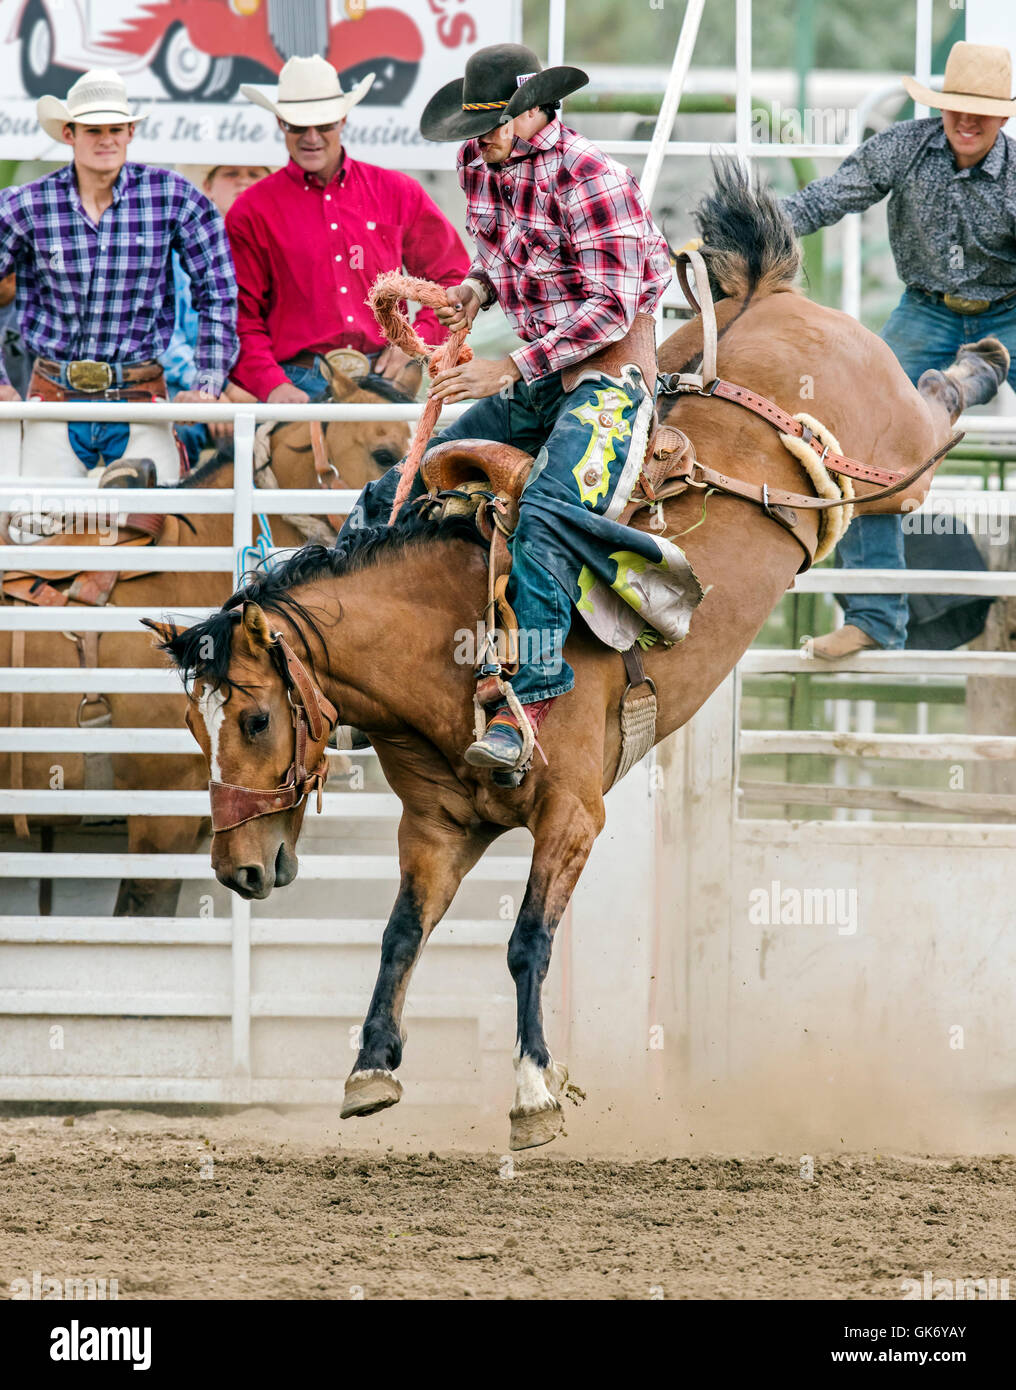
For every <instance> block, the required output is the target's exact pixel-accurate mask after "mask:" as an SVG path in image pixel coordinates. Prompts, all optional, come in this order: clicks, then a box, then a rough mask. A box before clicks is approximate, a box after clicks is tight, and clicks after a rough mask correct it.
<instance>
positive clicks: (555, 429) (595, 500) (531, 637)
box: [339, 372, 652, 704]
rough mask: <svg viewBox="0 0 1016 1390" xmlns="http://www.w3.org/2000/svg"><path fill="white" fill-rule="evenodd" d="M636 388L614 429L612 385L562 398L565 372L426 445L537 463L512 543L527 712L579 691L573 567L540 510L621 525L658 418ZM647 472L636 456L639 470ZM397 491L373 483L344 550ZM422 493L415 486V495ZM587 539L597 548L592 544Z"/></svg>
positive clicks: (385, 512)
mask: <svg viewBox="0 0 1016 1390" xmlns="http://www.w3.org/2000/svg"><path fill="white" fill-rule="evenodd" d="M635 381H636V382H638V383H639V384H638V385H633V384H632V382H631V379H629V381H628V383H627V384H626V385H625V388H624V393H622V398H623V399H624V400H625V401H626V402H627V404H626V405H625V406H624V408H623V410H621V409H617V413H616V415H615V416H614V417H613V418H612V420H611V421H606V420H605V418H604V416H603V414H602V413H600V414H598V412H600V411H601V408H602V406H603V403H604V392H605V390H606V391H607V392H610V391H611V390H612V389H613V388H614V386H615V383H613V382H612V381H611V379H610V378H608V377H597V378H595V379H592V380H588V381H584V382H580V383H579V385H578V386H577V387H576V388H575V390H574V391H572V392H570V393H565V391H564V389H563V387H562V385H561V374H560V373H559V372H552V373H551V374H550V375H548V376H545V377H540V378H539V379H538V380H536V381H532V382H528V383H527V382H517V383H516V384H515V386H514V388H513V390H512V393H511V397H510V398H505V397H502V396H501V395H496V396H488V397H486V399H484V400H480V401H477V402H476V404H475V405H474V406H472V407H470V409H469V410H467V411H466V412H465V414H464V415H462V416H461V417H460V418H459V419H458V420H457V421H456V422H455V423H454V424H452V425H449V426H448V427H447V428H446V429H444V430H442V431H441V432H440V433H439V434H437V435H435V436H434V437H433V438H432V439H431V440H430V442H429V443H428V448H431V447H433V445H435V444H442V443H446V442H447V441H449V440H452V439H497V440H503V441H504V442H505V443H507V444H513V445H514V446H515V447H516V448H518V449H523V450H525V452H526V453H530V454H534V455H536V462H535V463H534V465H533V469H532V472H531V474H530V477H529V481H528V483H527V484H526V488H525V491H524V492H523V494H522V498H521V502H520V506H519V524H518V526H517V527H516V529H515V533H514V535H513V537H512V539H511V541H510V542H509V547H510V550H511V554H512V572H511V578H510V580H509V583H508V593H507V598H508V602H509V603H510V604H511V606H512V608H513V609H514V610H515V614H516V617H517V618H518V623H519V632H520V639H521V641H522V643H523V644H524V646H523V652H522V659H521V661H520V666H519V672H518V675H516V676H513V677H512V686H513V688H514V690H515V693H516V694H517V695H518V697H519V699H520V700H521V701H522V703H523V704H532V703H533V702H535V701H537V700H546V699H550V698H551V696H554V695H562V694H564V692H565V691H567V690H571V688H572V687H573V685H574V684H575V676H574V673H573V671H572V669H571V667H570V666H569V665H568V663H567V662H566V661H565V660H564V644H565V639H566V638H567V636H568V631H569V629H570V627H571V609H572V593H571V592H570V589H571V588H575V587H576V586H575V585H574V583H571V584H566V582H565V581H566V575H567V561H563V560H562V548H561V544H560V537H559V536H558V535H557V534H555V533H554V528H553V525H552V524H551V523H549V522H548V520H547V513H545V512H544V511H543V509H542V508H541V506H540V505H539V504H540V502H541V501H543V500H544V499H546V500H548V501H552V502H553V503H557V504H560V503H562V502H563V503H565V504H568V505H570V506H571V507H572V508H575V509H579V508H581V509H582V512H585V513H594V514H596V515H598V516H599V517H609V518H616V515H617V513H618V512H619V511H620V509H621V506H622V505H623V502H624V501H625V500H627V497H628V494H629V493H630V491H631V488H632V486H633V485H634V481H635V479H634V477H631V476H630V473H631V468H632V467H633V466H634V465H635V463H636V459H635V454H634V453H632V445H633V443H634V445H635V449H636V450H639V451H644V450H645V446H646V434H645V430H646V428H647V427H648V418H649V417H650V416H651V414H652V396H651V395H650V393H649V392H648V391H646V390H645V388H644V386H643V385H642V384H641V377H638V376H637V375H636V377H635ZM597 393H599V395H598V394H597ZM604 439H607V440H608V441H610V442H609V443H608V444H607V445H606V446H605V449H604V457H605V459H606V462H605V463H604V466H603V470H602V480H601V479H600V478H597V479H595V480H594V479H593V474H594V473H595V472H596V471H597V470H596V466H595V464H594V463H593V462H592V460H593V450H594V449H595V448H596V447H597V446H598V445H599V444H601V443H602V441H603V440H604ZM641 462H642V457H641V452H640V453H639V457H638V459H637V463H638V464H639V465H641ZM397 486H398V469H396V468H391V469H389V471H388V472H387V473H386V474H385V475H384V477H382V478H378V479H377V480H376V481H374V482H370V483H368V484H367V486H366V487H365V488H364V490H363V492H362V493H361V494H360V497H359V499H358V501H357V504H356V506H355V507H354V509H353V511H352V512H351V513H350V515H349V517H348V518H347V520H346V524H345V526H344V527H343V528H342V531H341V533H340V535H339V544H341V543H342V541H343V539H344V538H345V537H347V535H348V534H349V533H350V532H351V531H353V530H355V529H358V528H359V527H362V526H383V525H385V523H386V522H387V520H388V516H389V513H390V511H391V504H392V498H393V496H394V495H395V489H396V487H397ZM422 491H423V484H422V482H421V481H420V479H419V477H417V480H416V487H415V488H414V492H413V494H411V495H414V496H415V495H418V494H419V493H420V492H422ZM527 503H529V504H531V505H527ZM589 539H590V543H595V538H594V537H593V536H591V537H590V538H589Z"/></svg>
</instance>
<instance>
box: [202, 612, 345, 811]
mask: <svg viewBox="0 0 1016 1390" xmlns="http://www.w3.org/2000/svg"><path fill="white" fill-rule="evenodd" d="M234 612H235V613H236V617H237V618H238V619H239V617H240V613H239V611H238V610H236V609H234ZM272 639H273V640H272V645H271V646H270V647H269V648H268V651H269V654H270V655H271V658H272V661H273V662H274V664H275V668H276V670H277V671H278V673H279V675H280V676H281V677H282V680H283V684H284V685H285V687H286V697H287V699H288V700H289V708H290V713H291V715H292V719H293V761H292V762H291V763H290V764H289V770H288V771H287V773H286V777H285V780H284V781H283V782H282V783H281V784H280V785H279V786H277V787H272V788H271V789H270V790H264V789H262V788H259V787H238V786H235V785H233V784H232V783H230V782H213V781H211V780H209V783H208V794H209V797H210V799H211V803H212V831H213V833H214V834H218V833H219V832H220V831H222V830H235V829H236V828H237V826H239V825H246V823H247V822H248V821H252V820H257V819H258V817H259V816H274V815H275V813H276V812H277V811H288V810H289V809H290V808H291V807H293V806H299V805H300V804H301V802H302V801H303V799H304V797H306V796H309V795H310V793H311V792H317V809H318V811H319V812H320V810H321V794H322V789H323V788H324V784H325V782H326V780H327V778H328V754H327V752H326V751H325V749H322V750H321V758H320V761H319V762H318V763H317V765H316V766H315V767H314V768H311V769H310V770H308V768H307V766H306V760H307V736H308V734H309V735H310V738H311V740H312V741H313V742H314V743H317V742H318V740H319V739H320V738H321V737H322V736H323V735H324V732H325V723H326V722H327V724H328V729H329V732H330V731H331V730H332V729H334V727H335V725H336V724H337V723H338V722H339V713H338V710H337V709H336V708H335V706H334V705H333V704H332V702H331V701H330V700H329V699H328V698H327V697H326V696H325V694H324V692H323V691H322V690H321V687H320V686H319V685H318V684H317V683H316V682H315V681H314V680H313V679H312V678H311V676H310V675H309V674H308V671H307V668H306V667H305V666H304V664H303V662H302V661H301V660H300V658H299V657H298V656H297V655H296V653H295V652H294V651H293V648H292V647H291V646H290V645H289V643H288V642H287V641H286V639H285V638H284V637H283V635H282V633H281V632H273V633H272Z"/></svg>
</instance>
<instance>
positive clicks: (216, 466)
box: [159, 450, 233, 488]
mask: <svg viewBox="0 0 1016 1390" xmlns="http://www.w3.org/2000/svg"><path fill="white" fill-rule="evenodd" d="M232 462H233V455H232V454H223V453H221V452H220V451H219V450H216V452H215V453H214V454H211V455H209V457H208V458H206V459H205V461H204V463H199V464H198V466H197V468H192V469H191V471H190V472H189V473H185V474H184V475H183V477H182V478H180V479H178V480H177V481H176V482H175V483H160V484H159V486H160V487H164V488H178V487H204V485H205V483H207V482H208V480H209V479H210V478H214V477H215V475H216V474H217V473H221V472H222V470H223V469H224V468H225V467H226V465H227V464H231V463H232Z"/></svg>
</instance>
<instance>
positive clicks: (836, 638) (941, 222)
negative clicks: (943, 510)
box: [783, 42, 1016, 659]
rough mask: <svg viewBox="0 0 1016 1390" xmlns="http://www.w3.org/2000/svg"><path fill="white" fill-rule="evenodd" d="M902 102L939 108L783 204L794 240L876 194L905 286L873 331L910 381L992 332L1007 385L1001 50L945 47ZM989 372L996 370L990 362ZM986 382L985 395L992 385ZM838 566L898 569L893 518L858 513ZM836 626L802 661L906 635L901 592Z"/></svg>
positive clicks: (1008, 199) (1013, 214) (1010, 285)
mask: <svg viewBox="0 0 1016 1390" xmlns="http://www.w3.org/2000/svg"><path fill="white" fill-rule="evenodd" d="M903 85H904V87H905V88H906V91H907V93H908V95H909V96H911V97H912V98H913V99H914V100H915V101H917V102H920V103H922V104H923V105H925V106H930V107H933V108H936V109H938V110H940V111H941V115H940V116H931V117H928V118H926V119H924V120H914V121H900V122H898V123H897V124H896V125H892V126H889V128H888V129H887V130H883V131H880V132H879V134H878V135H873V136H872V137H871V138H870V139H868V140H865V142H864V143H863V144H862V145H860V146H859V147H858V148H857V149H856V150H854V152H853V153H852V154H850V155H848V156H847V158H846V159H845V160H844V161H843V163H842V164H841V165H840V167H839V169H837V170H836V172H835V173H833V174H828V175H827V176H826V177H825V178H821V179H816V180H815V181H814V182H813V183H810V184H808V185H807V187H806V188H802V189H801V190H800V192H798V193H795V194H793V195H792V196H791V197H789V198H785V199H784V200H783V206H784V207H785V208H786V210H787V212H788V213H789V214H790V218H791V221H792V222H793V224H794V231H795V232H796V233H797V235H798V236H807V235H808V233H809V232H814V231H816V230H817V229H818V228H819V227H829V226H832V225H833V223H835V222H838V221H839V220H840V218H841V217H843V216H844V215H845V214H846V213H850V212H862V211H863V210H864V209H865V208H869V207H871V206H872V205H873V204H875V203H877V202H879V201H880V200H881V199H882V198H884V197H885V196H886V194H887V193H888V194H889V242H890V245H891V247H892V253H893V259H894V260H895V262H896V270H897V273H898V274H899V277H900V279H901V280H902V281H903V282H904V284H905V285H906V291H905V293H904V295H903V297H902V299H901V300H900V302H899V304H898V305H897V306H896V308H895V309H894V310H893V312H892V314H891V315H890V317H889V320H888V322H887V323H886V325H885V327H884V328H883V329H882V337H883V338H884V339H885V341H886V342H887V343H888V344H889V346H890V347H891V348H892V350H893V352H894V353H895V354H896V356H897V358H898V359H899V361H900V365H901V366H902V367H903V370H904V371H905V372H906V374H907V376H909V377H910V379H911V381H912V382H914V384H915V385H916V384H917V381H918V379H919V378H920V377H921V375H922V374H923V373H924V372H925V371H927V370H929V369H933V370H940V369H944V368H945V367H947V366H948V365H949V364H950V363H951V362H952V361H953V359H954V358H955V356H956V354H957V352H958V351H959V349H960V348H961V347H963V345H964V344H965V343H973V342H977V341H978V340H979V339H981V338H984V337H988V336H991V337H995V338H998V339H999V340H1000V342H1001V343H1003V344H1004V346H1005V347H1006V348H1007V349H1008V351H1009V357H1010V361H1009V364H1008V375H1009V383H1010V385H1012V386H1013V387H1016V235H1014V231H1013V228H1014V219H1016V145H1014V144H1013V143H1012V141H1011V140H1009V139H1007V138H1006V136H1005V135H1004V134H1003V132H1002V127H1003V126H1004V125H1005V123H1006V121H1007V120H1008V119H1009V118H1010V117H1011V116H1016V101H1014V100H1012V99H1011V94H1012V90H1013V85H1012V62H1011V59H1010V56H1009V52H1008V50H1007V49H1005V48H1001V47H996V46H993V45H987V44H972V43H962V42H961V43H956V44H954V45H953V47H952V49H951V50H950V53H949V57H948V60H947V62H946V68H945V77H944V81H943V88H942V91H941V92H935V91H932V90H931V88H929V87H924V86H922V85H921V84H920V83H919V82H917V81H916V80H915V79H914V78H910V77H905V78H904V79H903ZM998 375H999V377H1002V376H1003V371H1002V369H1001V367H1000V369H999V372H998ZM999 384H1000V382H998V381H989V382H987V384H986V387H985V390H986V391H987V392H988V395H989V398H990V395H993V394H994V391H995V389H996V387H997V385H999ZM837 557H838V560H839V563H840V564H841V565H842V566H843V567H844V568H845V569H855V568H872V569H904V568H905V567H906V562H905V560H904V554H903V519H902V517H899V516H888V515H887V516H861V517H857V518H855V520H854V521H853V522H852V523H851V526H850V529H849V530H848V531H847V533H846V534H845V536H844V537H843V539H842V540H841V541H840V543H839V545H838V546H837ZM840 601H841V603H842V604H843V610H844V611H843V617H844V624H843V626H842V627H841V628H839V629H837V631H835V632H831V633H828V634H827V635H826V636H823V637H817V638H815V639H814V641H813V642H812V648H813V653H814V655H815V656H820V657H825V658H827V659H836V658H839V657H845V656H852V655H853V654H854V653H855V652H858V651H860V650H862V649H863V648H865V647H885V648H900V647H903V645H904V644H905V642H906V635H907V620H908V602H907V596H906V594H849V595H844V596H843V598H842V599H841V600H840Z"/></svg>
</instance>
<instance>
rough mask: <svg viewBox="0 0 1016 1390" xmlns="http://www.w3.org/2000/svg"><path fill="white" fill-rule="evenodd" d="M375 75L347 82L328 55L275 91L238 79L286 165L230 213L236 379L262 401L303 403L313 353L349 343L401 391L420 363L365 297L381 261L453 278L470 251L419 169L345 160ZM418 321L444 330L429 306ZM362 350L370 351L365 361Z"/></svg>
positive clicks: (416, 380) (289, 72) (309, 393)
mask: <svg viewBox="0 0 1016 1390" xmlns="http://www.w3.org/2000/svg"><path fill="white" fill-rule="evenodd" d="M373 80H374V75H373V73H370V74H368V75H367V76H366V77H365V78H363V80H362V81H361V82H358V83H357V85H356V86H355V87H354V88H353V90H352V91H350V92H343V90H342V86H341V83H340V82H339V77H338V73H337V72H336V71H335V69H334V68H333V67H332V66H331V65H330V64H329V63H327V62H326V61H325V60H324V58H320V57H314V58H290V60H289V61H288V62H287V63H286V65H285V67H284V68H283V69H282V71H281V72H280V74H279V85H278V91H277V93H276V96H275V98H274V99H273V98H271V97H267V96H265V95H264V94H263V93H262V92H260V91H258V89H257V88H256V87H242V88H241V91H242V92H243V94H244V95H245V96H246V97H249V98H250V100H251V101H253V102H256V103H257V104H258V105H260V106H264V107H266V108H267V109H268V110H269V111H271V112H272V113H273V114H274V115H275V117H276V119H277V120H278V123H279V129H280V130H281V131H282V133H283V136H284V139H285V142H286V150H287V152H288V154H289V163H288V164H287V165H286V167H285V168H283V169H279V170H278V171H277V172H276V173H274V174H270V175H269V176H268V178H265V179H261V180H259V181H258V183H256V184H255V185H254V186H253V187H251V188H248V189H247V190H246V191H245V192H244V193H243V194H241V196H240V197H239V198H238V199H237V200H236V202H235V203H234V204H233V206H232V208H231V209H230V211H229V213H228V215H227V217H226V229H227V231H228V233H229V239H230V242H231V244H232V247H233V259H234V262H235V264H236V278H237V282H238V284H239V291H240V302H239V331H240V358H239V361H238V362H237V364H236V367H235V368H234V370H233V373H232V380H233V381H234V382H235V383H236V385H238V386H240V387H242V388H243V389H244V390H246V391H249V392H251V393H252V394H253V395H254V396H255V397H256V398H257V399H258V400H264V401H272V402H275V401H279V402H285V403H303V402H306V401H308V400H310V399H311V397H316V396H320V395H322V394H323V393H324V392H325V390H326V387H327V383H326V381H325V378H324V377H323V376H322V375H321V371H320V369H319V367H318V366H317V358H318V357H319V356H320V357H323V356H326V355H327V354H328V353H329V352H330V351H334V350H336V349H347V350H349V351H350V352H351V357H347V358H346V360H347V361H352V362H353V363H358V365H359V371H354V372H353V374H354V375H365V374H366V372H367V371H368V370H373V371H376V372H377V373H378V374H379V375H382V376H385V377H387V378H388V379H389V380H391V381H393V382H394V383H395V384H396V385H397V386H399V387H400V388H401V389H402V390H404V391H405V392H406V393H407V394H409V395H415V394H416V392H417V391H418V390H419V387H420V381H421V370H420V367H419V365H418V364H417V363H416V362H414V361H412V359H411V358H409V357H408V356H407V355H406V354H405V353H404V352H402V351H401V350H400V349H399V348H396V347H390V346H388V347H386V345H385V343H384V340H383V338H382V336H381V334H380V332H379V331H378V327H377V324H376V323H375V321H374V318H373V315H372V314H371V312H370V310H369V309H368V308H367V307H366V304H365V300H366V298H367V291H368V290H369V289H370V286H371V285H372V284H373V282H374V280H375V278H376V277H377V276H378V275H379V274H380V273H381V272H382V271H386V270H401V269H402V268H403V266H405V268H406V270H407V271H408V272H409V274H411V275H419V276H422V277H424V278H427V279H431V280H435V281H437V283H438V284H441V285H454V284H456V283H457V282H458V281H459V280H461V278H462V275H463V273H464V271H465V270H466V267H467V265H468V260H469V258H468V256H467V255H466V252H465V249H464V247H463V245H462V242H461V240H460V239H459V236H458V233H457V232H456V231H455V229H454V227H453V226H452V225H451V223H450V222H449V221H448V220H447V218H446V217H445V216H444V215H443V213H442V212H441V211H440V209H439V208H438V207H437V205H436V204H435V203H434V202H433V201H432V200H431V199H430V198H429V197H428V196H427V194H426V193H425V192H424V190H423V188H422V187H421V186H420V184H419V183H417V181H416V180H415V179H412V178H410V177H409V176H408V175H407V174H403V173H400V172H398V171H397V170H395V169H381V168H378V167H377V166H376V165H373V164H365V163H364V162H363V161H362V160H359V159H352V158H351V157H350V156H349V154H348V153H347V152H346V150H345V149H344V148H343V145H342V128H343V126H344V125H345V122H346V115H347V113H348V112H349V110H350V109H351V108H352V107H353V106H355V105H356V104H357V102H359V101H362V100H363V98H364V97H365V96H366V94H367V92H368V90H369V88H370V86H371V83H372V82H373ZM415 326H416V330H417V332H418V333H420V334H421V336H422V337H423V338H424V339H426V340H427V341H429V342H432V343H434V344H437V343H439V342H441V341H442V340H443V338H444V337H445V333H444V331H443V330H442V329H441V326H440V325H439V323H438V322H437V320H436V318H435V317H434V315H433V311H432V310H423V311H421V312H420V313H419V314H418V315H417V318H416V322H415ZM364 359H366V360H364Z"/></svg>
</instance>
